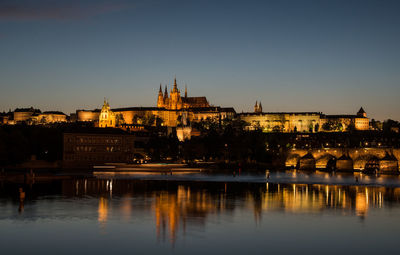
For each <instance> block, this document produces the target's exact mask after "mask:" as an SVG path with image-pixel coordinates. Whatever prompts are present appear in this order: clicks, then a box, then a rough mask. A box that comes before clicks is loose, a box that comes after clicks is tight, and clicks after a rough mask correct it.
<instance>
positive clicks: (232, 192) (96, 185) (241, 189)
mask: <svg viewBox="0 0 400 255" xmlns="http://www.w3.org/2000/svg"><path fill="white" fill-rule="evenodd" d="M62 190H63V195H64V196H82V197H85V196H89V197H95V198H98V222H99V223H100V225H101V226H102V227H103V229H105V227H106V223H107V221H108V220H109V219H110V218H113V217H112V216H113V215H114V216H122V219H126V220H129V219H130V217H131V216H132V214H133V213H142V214H143V215H145V214H149V212H151V214H152V215H153V216H154V219H153V220H154V224H155V227H156V229H155V231H156V233H155V234H156V236H157V239H158V240H163V241H165V240H166V239H167V240H169V241H171V242H172V243H174V242H175V240H176V239H177V238H178V236H179V235H186V234H187V232H188V231H189V232H190V228H192V227H200V228H204V227H205V225H206V223H207V222H208V221H207V218H208V217H209V216H211V215H214V214H217V215H218V214H224V216H227V217H229V215H233V213H232V212H234V211H235V210H243V211H245V210H247V211H253V213H254V216H255V221H256V222H260V221H262V216H263V214H268V213H270V212H280V213H289V214H323V213H325V212H327V211H329V212H334V213H337V214H339V215H342V216H346V217H347V216H353V215H354V216H359V217H361V218H362V219H364V218H366V217H367V216H368V212H369V210H371V209H373V208H381V207H383V206H391V205H393V204H399V203H400V188H387V187H365V186H339V185H319V184H272V183H263V184H261V183H202V182H174V181H168V182H165V181H140V180H97V179H82V180H73V181H72V180H71V181H64V182H63V189H62ZM138 201H139V202H138ZM115 214H120V215H115Z"/></svg>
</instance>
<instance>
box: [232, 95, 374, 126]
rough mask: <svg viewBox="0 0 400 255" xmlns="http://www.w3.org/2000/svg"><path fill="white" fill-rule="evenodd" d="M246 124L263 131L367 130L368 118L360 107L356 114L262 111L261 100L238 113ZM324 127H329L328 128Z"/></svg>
mask: <svg viewBox="0 0 400 255" xmlns="http://www.w3.org/2000/svg"><path fill="white" fill-rule="evenodd" d="M239 118H240V119H241V120H243V121H245V122H246V123H248V124H247V126H246V129H248V130H254V129H262V130H263V131H264V132H318V131H347V130H349V128H350V127H351V125H353V126H354V129H356V130H369V119H368V118H367V114H366V113H365V111H364V109H363V108H361V109H360V110H359V111H358V112H357V114H356V115H325V114H322V113H321V112H263V111H262V106H261V102H256V104H255V106H254V112H247V113H241V114H239ZM324 128H329V129H328V130H326V129H324Z"/></svg>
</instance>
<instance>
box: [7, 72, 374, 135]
mask: <svg viewBox="0 0 400 255" xmlns="http://www.w3.org/2000/svg"><path fill="white" fill-rule="evenodd" d="M171 87H172V88H171V90H170V91H169V92H168V87H167V85H165V89H164V92H163V90H162V85H161V84H160V87H159V90H158V95H157V106H156V107H127V108H115V109H111V107H110V104H109V102H108V101H107V100H104V104H103V107H102V108H101V109H95V110H77V111H76V114H71V116H70V118H69V121H81V122H94V123H95V125H96V126H98V127H121V126H124V127H127V128H129V127H130V126H131V127H132V126H138V125H141V126H149V125H161V126H167V127H177V126H181V127H182V126H189V125H190V123H193V122H199V121H202V120H210V121H215V122H220V121H221V120H224V119H228V120H229V119H233V118H237V119H240V120H243V121H244V122H245V123H246V127H245V128H246V129H247V130H254V129H261V130H262V131H264V132H319V131H335V132H342V131H347V130H352V129H354V130H369V119H368V117H367V114H366V112H365V111H364V109H363V108H361V109H360V110H359V111H358V112H357V113H356V114H355V115H326V114H323V113H321V112H264V111H263V107H262V105H261V102H260V101H258V102H256V103H255V105H254V112H245V113H240V114H236V112H235V110H234V109H233V108H223V107H220V106H212V105H210V104H209V102H208V100H207V98H206V97H204V96H201V97H189V96H188V90H187V86H186V85H185V92H184V94H183V95H181V91H180V89H179V87H178V84H177V81H176V78H175V79H174V81H173V85H172V86H171ZM183 119H184V120H185V121H184V122H185V123H183V121H182V120H183ZM66 121H68V119H67V116H66V115H65V114H63V113H61V112H43V113H42V112H41V111H40V110H38V109H34V108H25V109H16V110H15V111H14V112H11V111H10V112H9V113H0V124H18V123H27V124H33V125H34V124H47V123H54V122H66Z"/></svg>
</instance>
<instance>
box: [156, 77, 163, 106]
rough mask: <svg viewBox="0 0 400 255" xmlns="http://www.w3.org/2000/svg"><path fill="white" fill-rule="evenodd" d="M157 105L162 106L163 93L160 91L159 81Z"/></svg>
mask: <svg viewBox="0 0 400 255" xmlns="http://www.w3.org/2000/svg"><path fill="white" fill-rule="evenodd" d="M157 107H164V95H163V93H162V89H161V83H160V90H159V91H158V99H157Z"/></svg>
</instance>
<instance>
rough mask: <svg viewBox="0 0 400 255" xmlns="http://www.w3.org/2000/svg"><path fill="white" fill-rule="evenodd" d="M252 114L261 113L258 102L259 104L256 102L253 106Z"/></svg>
mask: <svg viewBox="0 0 400 255" xmlns="http://www.w3.org/2000/svg"><path fill="white" fill-rule="evenodd" d="M254 112H262V105H261V101H260V103H258V102H257V101H256V104H255V105H254Z"/></svg>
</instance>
